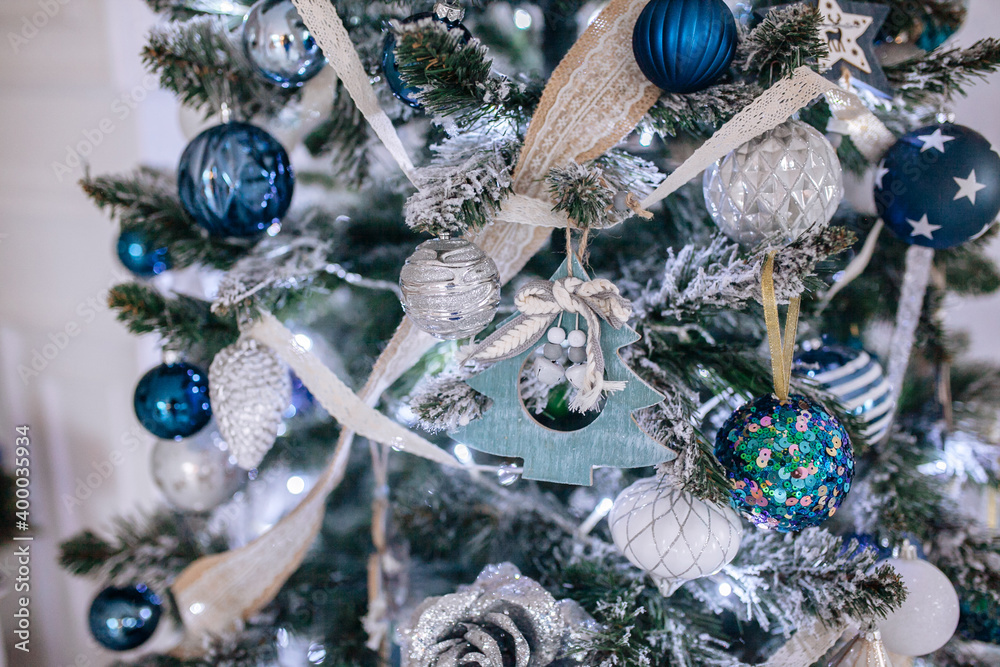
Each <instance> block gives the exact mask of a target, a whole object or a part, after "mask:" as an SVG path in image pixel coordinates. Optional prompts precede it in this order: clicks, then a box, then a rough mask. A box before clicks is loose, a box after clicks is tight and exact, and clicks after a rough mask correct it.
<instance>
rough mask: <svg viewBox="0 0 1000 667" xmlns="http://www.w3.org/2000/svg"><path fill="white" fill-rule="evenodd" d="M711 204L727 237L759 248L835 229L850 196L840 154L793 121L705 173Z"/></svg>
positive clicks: (760, 138)
mask: <svg viewBox="0 0 1000 667" xmlns="http://www.w3.org/2000/svg"><path fill="white" fill-rule="evenodd" d="M704 190H705V203H706V204H707V205H708V212H709V213H710V214H711V216H712V219H713V220H715V224H717V225H718V226H719V229H721V230H722V231H723V232H724V233H725V234H726V236H728V237H729V238H731V239H733V240H734V241H737V242H739V243H742V244H744V245H749V246H752V245H756V244H758V243H760V242H761V241H764V240H766V239H768V238H770V237H772V236H775V235H778V236H781V237H783V238H784V240H785V241H787V242H789V243H790V242H792V241H794V240H795V239H797V238H798V237H799V236H800V235H801V234H802V233H803V232H804V231H806V230H807V229H809V228H811V227H813V226H814V225H815V226H820V227H825V226H826V225H827V224H829V222H830V219H831V218H832V217H833V214H834V213H836V212H837V206H838V205H839V204H840V200H841V198H842V197H843V195H844V186H843V174H842V171H841V167H840V161H839V160H838V159H837V151H836V150H835V149H834V148H833V146H831V145H830V142H829V141H827V140H826V137H824V136H823V135H822V134H820V133H819V132H817V131H816V130H815V129H813V128H812V127H810V126H809V125H807V124H805V123H803V122H800V121H797V120H790V121H787V122H785V123H783V124H781V125H779V126H778V127H776V128H774V129H773V130H770V131H769V132H765V133H764V134H762V135H760V136H759V137H757V138H755V139H752V140H750V141H748V142H747V143H745V144H744V145H743V146H740V147H739V148H737V149H736V150H734V151H733V152H731V153H730V154H729V155H727V156H726V157H724V158H722V159H721V160H720V161H719V162H717V163H715V164H713V165H712V166H710V167H709V168H708V169H706V170H705V177H704Z"/></svg>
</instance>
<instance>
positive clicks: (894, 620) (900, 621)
mask: <svg viewBox="0 0 1000 667" xmlns="http://www.w3.org/2000/svg"><path fill="white" fill-rule="evenodd" d="M885 562H886V563H888V564H889V565H892V567H893V568H895V570H896V572H898V573H899V576H900V577H902V579H903V585H904V586H906V599H905V600H903V604H902V606H901V607H900V608H899V609H897V610H895V611H891V612H889V615H888V616H886V617H885V619H884V620H882V621H880V622H879V623H878V629H879V631H880V632H881V633H882V642H883V643H884V644H885V647H886V648H887V649H888V650H889V651H891V652H892V653H897V654H899V655H905V656H917V655H927V654H928V653H933V652H934V651H936V650H938V649H939V648H941V647H942V646H944V645H945V644H947V643H948V640H949V639H951V636H952V635H953V634H955V630H956V629H957V628H958V617H959V606H958V594H957V593H956V592H955V587H954V586H952V584H951V581H949V580H948V577H947V576H945V574H944V572H942V571H941V570H939V569H937V568H936V567H934V566H933V565H931V564H930V563H928V562H927V561H925V560H918V559H916V558H913V559H910V558H890V559H889V560H887V561H885Z"/></svg>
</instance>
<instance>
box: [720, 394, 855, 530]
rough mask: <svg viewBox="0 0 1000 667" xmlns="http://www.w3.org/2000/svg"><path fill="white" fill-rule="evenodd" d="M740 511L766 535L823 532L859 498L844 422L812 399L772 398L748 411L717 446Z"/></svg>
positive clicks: (738, 412)
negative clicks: (851, 495)
mask: <svg viewBox="0 0 1000 667" xmlns="http://www.w3.org/2000/svg"><path fill="white" fill-rule="evenodd" d="M715 456H716V457H717V458H718V459H719V462H720V463H721V464H722V467H723V468H725V470H726V474H727V477H728V478H729V482H730V484H731V485H732V487H733V490H732V506H733V508H734V509H736V510H737V511H739V512H741V513H742V514H743V516H744V517H746V518H747V519H748V520H749V521H752V522H753V523H754V524H756V525H757V526H759V527H760V528H766V529H774V530H778V531H780V532H789V531H797V530H802V529H803V528H809V527H811V526H818V525H819V524H821V523H823V522H824V521H825V520H826V519H827V518H829V517H831V516H833V514H834V513H835V512H836V511H837V508H838V507H840V504H841V503H842V502H843V501H844V498H845V497H846V496H847V492H848V491H850V490H851V480H852V479H853V478H854V453H853V452H852V451H851V439H850V438H849V437H848V435H847V431H845V430H844V427H843V426H842V425H841V424H840V422H839V421H838V420H837V418H836V417H834V416H833V415H832V414H830V413H829V412H828V411H827V410H826V409H824V408H823V406H821V405H819V404H818V403H815V402H813V401H810V400H809V399H808V398H805V397H804V396H791V397H789V399H788V400H787V401H780V400H778V399H777V398H776V397H775V396H773V395H771V394H768V395H766V396H761V397H760V398H757V399H754V400H753V401H750V402H749V403H747V404H745V405H743V406H742V407H740V408H739V409H738V410H736V412H734V413H733V414H732V416H731V417H730V418H729V419H728V420H727V421H726V423H725V424H724V425H723V427H722V428H721V429H720V430H719V433H718V435H717V436H716V439H715Z"/></svg>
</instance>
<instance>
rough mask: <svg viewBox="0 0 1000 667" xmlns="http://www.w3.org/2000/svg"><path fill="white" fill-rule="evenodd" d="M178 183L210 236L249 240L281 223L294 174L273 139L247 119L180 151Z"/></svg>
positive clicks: (206, 134)
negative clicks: (182, 152) (245, 121)
mask: <svg viewBox="0 0 1000 667" xmlns="http://www.w3.org/2000/svg"><path fill="white" fill-rule="evenodd" d="M177 187H178V191H179V193H180V198H181V204H182V205H183V206H184V210H185V211H187V212H188V214H189V215H190V216H191V217H192V218H194V219H195V221H196V222H197V223H198V224H199V225H201V226H202V227H204V228H205V229H206V230H208V232H209V233H210V234H211V235H212V236H223V237H224V236H237V237H241V238H253V237H255V236H258V235H259V234H261V233H263V232H264V230H266V229H267V228H268V227H270V226H271V225H273V224H275V223H277V222H280V221H281V218H282V216H283V215H285V212H286V211H287V210H288V206H289V205H290V204H291V203H292V191H293V189H294V187H295V177H294V176H293V174H292V166H291V163H290V161H289V159H288V153H286V152H285V149H284V148H282V146H281V144H280V143H278V140H277V139H275V138H274V137H272V136H271V135H270V134H268V133H267V132H265V131H264V130H262V129H260V128H259V127H255V126H253V125H250V124H248V123H226V124H223V125H216V126H215V127H211V128H209V129H207V130H205V131H204V132H202V133H201V134H199V135H198V136H197V137H195V138H194V139H193V140H192V141H191V143H190V144H188V147H187V148H186V149H184V154H183V155H182V156H181V161H180V165H179V166H178V168H177Z"/></svg>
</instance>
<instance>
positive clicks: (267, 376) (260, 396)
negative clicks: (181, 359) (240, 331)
mask: <svg viewBox="0 0 1000 667" xmlns="http://www.w3.org/2000/svg"><path fill="white" fill-rule="evenodd" d="M208 393H209V398H210V400H211V402H212V413H213V414H214V415H215V421H216V423H217V424H218V425H219V432H220V433H222V437H223V438H224V439H225V441H226V442H227V443H228V444H229V449H230V451H232V453H233V457H234V458H235V459H236V463H237V465H239V466H240V467H241V468H246V469H250V468H255V467H257V465H258V464H259V463H260V462H261V459H263V458H264V455H265V454H267V452H268V450H269V449H271V447H272V446H273V445H274V441H275V439H276V438H277V437H278V427H279V426H280V425H281V421H282V415H283V413H284V412H285V410H287V409H288V405H289V404H290V403H291V400H292V381H291V378H290V376H289V373H288V367H287V366H285V364H284V363H283V362H282V361H281V359H280V358H278V355H277V354H275V352H274V350H272V349H271V348H269V347H267V346H265V345H263V344H262V343H258V342H257V341H256V340H254V339H253V338H240V340H238V341H237V342H235V343H233V344H232V345H230V346H229V347H226V348H223V349H222V351H220V352H219V353H218V354H216V355H215V359H213V360H212V365H211V366H210V367H209V369H208Z"/></svg>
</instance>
